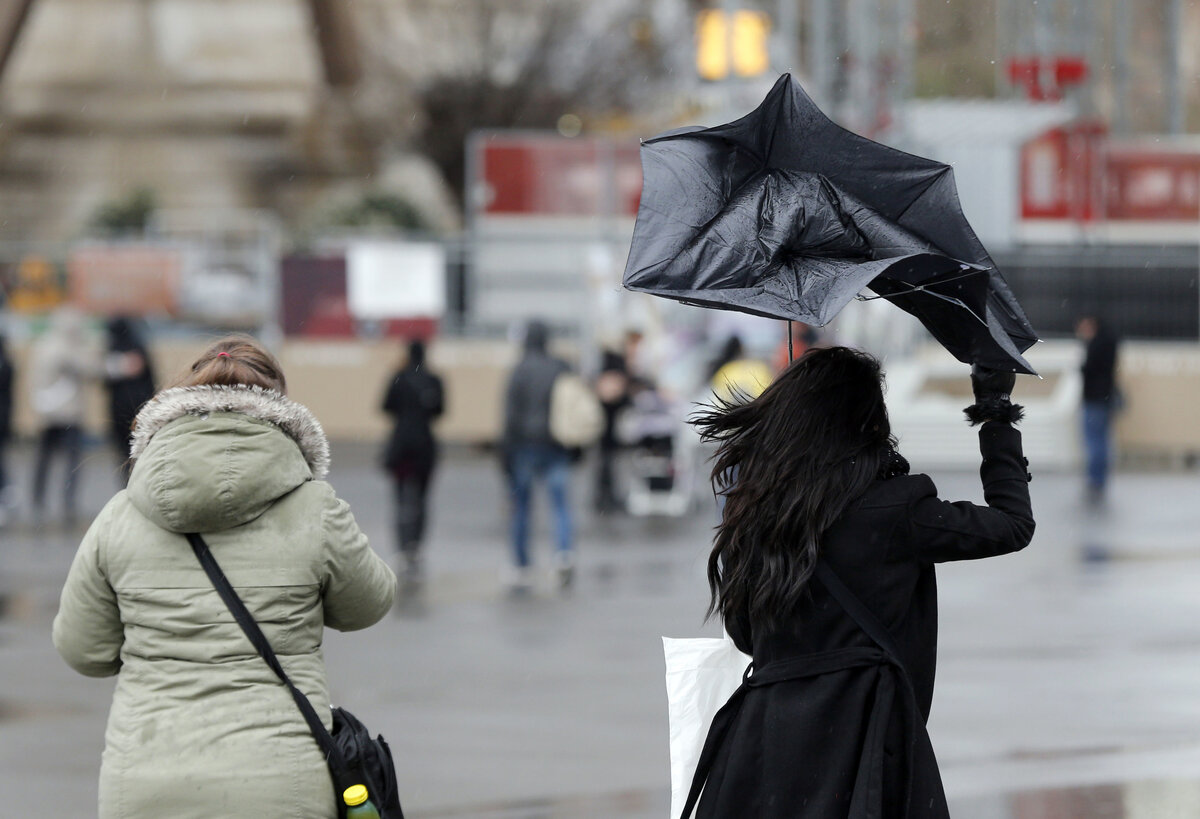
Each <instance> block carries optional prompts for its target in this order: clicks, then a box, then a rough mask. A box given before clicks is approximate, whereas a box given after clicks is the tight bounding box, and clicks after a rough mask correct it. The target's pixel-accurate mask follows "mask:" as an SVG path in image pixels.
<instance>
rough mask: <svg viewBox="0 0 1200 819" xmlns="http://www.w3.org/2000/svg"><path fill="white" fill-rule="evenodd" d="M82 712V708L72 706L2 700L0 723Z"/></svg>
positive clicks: (52, 717)
mask: <svg viewBox="0 0 1200 819" xmlns="http://www.w3.org/2000/svg"><path fill="white" fill-rule="evenodd" d="M80 713H82V709H79V708H73V707H71V706H64V705H49V704H47V703H36V702H13V701H11V700H0V723H4V722H27V721H29V720H39V719H54V718H56V717H70V716H74V715H76V714H80Z"/></svg>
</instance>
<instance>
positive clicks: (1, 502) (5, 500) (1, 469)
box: [0, 336, 13, 526]
mask: <svg viewBox="0 0 1200 819" xmlns="http://www.w3.org/2000/svg"><path fill="white" fill-rule="evenodd" d="M12 408H13V364H12V359H11V358H9V357H8V347H7V344H6V342H5V338H4V336H0V526H3V525H5V524H6V523H8V512H9V507H10V506H11V502H10V501H11V499H10V498H9V497H8V452H7V451H8V441H9V439H10V438H11V437H12Z"/></svg>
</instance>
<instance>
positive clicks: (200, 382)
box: [171, 333, 287, 394]
mask: <svg viewBox="0 0 1200 819" xmlns="http://www.w3.org/2000/svg"><path fill="white" fill-rule="evenodd" d="M214 384H221V385H227V386H236V385H247V386H252V387H262V388H263V389H266V390H274V391H275V392H278V393H280V394H286V393H287V379H285V378H284V377H283V368H282V367H281V366H279V360H278V359H276V358H275V356H273V355H271V354H270V353H269V352H267V350H266V348H265V347H263V346H262V345H261V344H259V342H258V341H257V340H256V339H254V338H252V337H251V336H248V335H245V334H244V333H235V334H233V335H228V336H225V337H224V338H222V339H220V340H218V341H216V342H215V343H214V344H212V345H211V346H210V347H209V348H208V349H207V350H205V351H204V352H203V353H201V355H200V357H199V358H197V359H196V361H195V363H193V364H192V366H191V368H189V369H188V370H187V371H185V372H184V374H183V375H182V376H181V377H180V378H178V379H176V381H175V383H174V384H172V385H171V386H172V387H205V386H210V385H214Z"/></svg>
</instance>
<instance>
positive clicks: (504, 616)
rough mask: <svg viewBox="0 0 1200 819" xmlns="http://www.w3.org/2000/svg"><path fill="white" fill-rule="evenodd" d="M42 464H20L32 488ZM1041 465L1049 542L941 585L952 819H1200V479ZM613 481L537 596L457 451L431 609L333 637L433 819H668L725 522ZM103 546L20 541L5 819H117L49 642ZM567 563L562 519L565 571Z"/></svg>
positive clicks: (350, 475) (6, 687)
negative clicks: (685, 700) (1106, 476)
mask: <svg viewBox="0 0 1200 819" xmlns="http://www.w3.org/2000/svg"><path fill="white" fill-rule="evenodd" d="M371 454H372V453H371V452H370V451H369V450H367V449H365V448H363V447H357V446H339V447H335V452H334V473H333V475H332V481H333V482H334V484H335V485H336V486H337V487H338V490H339V492H340V493H341V494H342V495H343V496H344V497H346V498H347V499H348V500H349V501H350V502H351V504H352V506H353V507H354V509H355V510H356V514H357V515H358V517H359V520H360V522H361V523H362V525H363V527H364V529H366V531H367V532H368V534H369V535H370V536H371V538H372V541H373V542H374V543H375V544H376V545H377V547H378V548H379V549H380V551H381V553H388V552H389V551H390V536H389V532H390V526H389V521H390V514H391V513H390V505H389V497H388V494H389V493H388V486H387V484H386V483H385V482H384V481H383V480H382V479H381V476H380V474H379V473H377V472H376V470H375V469H374V468H373V467H372V465H371ZM27 460H28V453H27V452H25V451H18V452H17V453H14V457H13V464H12V468H13V472H14V473H15V474H16V475H17V476H18V477H20V478H25V477H27V476H28V472H27V470H26V469H25V468H24V467H26V466H27V465H28V464H27ZM918 466H919V465H918ZM1034 467H1035V474H1036V477H1035V480H1034V483H1033V486H1032V489H1033V492H1034V505H1035V513H1036V515H1037V518H1038V531H1037V535H1036V536H1035V540H1034V543H1033V545H1031V546H1030V547H1029V549H1027V550H1026V551H1025V552H1024V553H1022V554H1019V555H1013V556H1008V557H1004V558H998V559H995V560H990V561H981V562H977V563H973V564H958V565H946V566H943V567H942V568H940V569H939V590H940V600H941V613H942V619H941V622H942V626H941V639H940V645H939V668H938V683H937V690H936V694H935V699H934V709H933V717H932V719H931V722H930V731H931V734H932V736H933V742H934V747H935V748H936V749H937V752H938V757H939V760H940V762H941V766H942V773H943V778H944V780H945V783H946V789H947V792H948V794H949V796H950V798H951V806H952V812H953V814H954V815H955V816H956V817H971V818H972V819H1077V818H1078V819H1084V817H1086V818H1087V819H1094V818H1099V819H1107V818H1108V817H1114V818H1116V817H1122V818H1124V819H1150V817H1153V818H1154V819H1160V818H1162V817H1167V818H1168V819H1170V818H1171V817H1200V491H1198V490H1200V475H1198V474H1197V473H1194V472H1192V473H1187V472H1175V473H1144V474H1137V473H1122V474H1120V475H1118V476H1117V478H1116V482H1115V484H1114V490H1115V491H1114V495H1113V498H1112V501H1111V503H1110V506H1109V507H1107V508H1106V509H1104V510H1101V511H1099V512H1096V511H1093V510H1090V509H1088V508H1087V507H1086V506H1085V505H1084V504H1083V501H1082V490H1081V487H1080V485H1079V482H1078V480H1077V478H1076V477H1075V476H1073V475H1066V474H1038V473H1037V472H1036V464H1035V465H1034ZM589 477H590V476H589V475H586V474H585V473H582V472H577V473H576V478H577V479H578V480H577V481H576V485H575V492H574V494H575V498H576V501H577V506H578V507H579V509H580V512H579V530H580V532H579V534H580V569H579V574H578V578H577V582H576V583H575V585H574V587H573V588H572V589H571V590H570V591H569V592H566V593H560V592H559V591H558V590H557V589H556V588H555V587H554V585H553V582H552V577H551V576H550V573H549V569H548V568H547V569H546V570H545V574H544V575H543V576H541V577H540V578H539V583H540V585H539V587H538V588H537V589H536V590H535V592H534V593H533V594H532V595H529V596H528V597H524V598H512V597H510V596H509V595H507V594H506V593H505V592H504V591H503V589H502V587H501V585H500V582H499V577H500V573H501V570H502V569H503V567H504V566H505V563H506V551H505V547H504V532H505V522H504V517H505V508H506V507H505V498H504V495H503V492H502V491H501V485H500V477H499V472H498V470H497V469H496V465H495V463H494V462H493V461H491V460H489V459H487V458H485V457H481V456H477V455H474V454H471V453H453V454H452V455H451V456H450V457H449V458H448V459H447V461H446V462H445V464H444V468H443V469H442V471H441V473H440V474H439V477H438V483H437V487H436V489H435V498H434V504H435V509H434V513H433V515H434V518H433V521H434V522H433V529H432V532H431V535H430V542H429V581H428V583H427V584H426V586H425V587H424V590H423V592H422V593H420V594H418V595H411V596H409V597H407V598H406V599H405V600H404V601H403V603H402V604H401V605H399V606H398V607H397V610H396V612H395V613H394V615H393V616H392V617H390V618H388V619H387V620H386V621H385V622H383V623H381V624H380V625H378V626H376V627H374V628H372V629H369V630H367V631H365V632H359V633H354V634H345V635H343V634H338V633H334V632H330V633H329V634H328V637H327V641H326V653H327V660H328V663H329V666H330V672H329V673H330V680H331V685H332V687H333V690H334V694H335V698H336V699H337V700H338V701H339V702H341V703H345V704H347V705H349V706H350V707H351V708H352V709H353V710H354V711H355V712H356V713H358V714H359V715H360V716H361V717H363V718H364V719H365V721H366V722H367V723H368V724H370V725H371V726H372V728H374V729H376V730H379V731H380V732H382V733H383V734H384V735H385V736H387V738H388V740H389V742H390V743H391V744H392V747H393V749H394V751H395V754H396V761H397V768H398V771H399V778H400V783H401V787H402V795H403V797H404V800H405V807H406V810H407V811H408V813H409V814H410V815H411V816H412V817H413V818H414V819H422V817H424V818H425V819H434V817H443V818H444V819H451V818H452V817H453V818H454V819H467V818H468V817H469V818H470V819H484V818H486V819H567V818H568V817H569V818H570V819H574V818H575V817H629V818H630V819H642V817H653V818H654V819H663V817H665V816H666V814H667V811H668V804H669V794H668V790H667V777H668V761H667V739H666V738H667V725H666V703H665V696H664V693H663V675H662V672H663V665H662V655H661V643H660V641H659V637H660V636H661V635H664V634H665V635H669V636H696V635H712V634H715V633H717V629H716V627H714V626H713V625H711V624H709V625H704V624H703V623H702V617H703V611H704V607H705V604H706V588H705V582H704V559H705V555H706V551H707V547H708V540H709V533H710V529H711V526H712V524H713V522H714V513H713V512H712V510H711V509H709V508H707V507H703V508H701V509H700V510H699V511H697V512H695V513H694V514H691V515H689V516H687V517H686V518H683V519H658V520H655V519H650V520H643V519H631V518H626V517H620V516H608V517H602V518H600V517H595V516H592V515H590V514H588V513H587V512H586V503H585V501H586V500H587V498H588V496H589V491H588V490H590V486H588V485H586V484H587V481H586V480H584V479H586V478H589ZM934 478H935V480H936V481H937V483H938V485H939V488H940V489H941V490H942V495H943V496H944V497H950V496H954V497H962V498H970V499H975V500H978V499H979V497H980V494H981V493H980V490H979V488H978V480H977V478H976V476H975V475H974V474H972V473H969V472H961V473H934ZM114 484H115V463H114V462H113V461H112V460H111V459H110V458H109V457H108V455H107V454H106V453H105V452H103V451H102V450H94V451H93V452H92V453H91V455H90V457H89V459H88V461H87V463H86V464H85V472H84V486H83V489H84V492H83V498H84V501H85V508H86V509H87V510H88V511H90V512H93V513H94V512H95V511H96V510H98V509H99V507H100V506H101V505H102V504H103V503H104V501H105V499H106V497H107V496H108V495H109V494H111V492H112V491H113V488H114ZM538 511H539V514H544V511H545V504H544V503H542V504H541V505H540V506H539V507H538ZM79 534H80V532H79V531H77V530H71V531H66V530H62V529H58V528H53V527H51V528H47V529H46V530H44V531H42V532H34V531H33V530H32V529H31V528H30V527H29V526H28V524H27V523H26V522H24V521H21V520H18V521H16V522H15V523H14V524H13V525H12V526H10V527H9V528H8V529H5V530H0V612H2V614H3V617H2V618H0V793H3V794H4V795H5V798H4V806H3V808H0V815H4V816H22V815H28V814H29V813H31V812H32V811H33V810H34V806H35V805H39V804H43V803H42V802H41V800H42V799H43V798H44V794H46V793H52V794H54V797H53V801H54V804H55V808H56V812H57V813H58V814H59V815H62V816H89V815H94V810H95V807H94V806H95V798H96V776H97V772H98V768H99V755H100V750H101V748H102V745H103V730H104V721H105V717H106V713H107V708H108V702H109V698H110V696H111V691H112V681H108V680H92V679H86V678H83V677H79V676H77V675H75V674H74V673H72V672H71V671H70V670H69V669H67V667H66V666H65V665H64V664H63V663H62V662H61V661H60V660H59V659H58V657H57V655H56V654H55V652H54V649H53V647H52V646H51V645H50V642H49V627H50V620H51V618H52V617H53V613H54V608H55V601H56V598H57V592H58V588H59V587H60V585H61V582H62V578H63V576H64V574H65V572H66V569H67V566H68V565H69V562H70V559H71V555H72V553H73V550H74V546H75V543H76V542H77V540H78V536H79ZM547 542H548V537H547V531H546V526H545V524H544V521H543V525H542V527H541V531H540V537H539V539H538V547H539V548H540V549H541V551H540V552H539V555H538V556H539V557H540V558H541V562H542V565H544V566H547V567H548V566H549V559H548V558H549V555H548V546H547Z"/></svg>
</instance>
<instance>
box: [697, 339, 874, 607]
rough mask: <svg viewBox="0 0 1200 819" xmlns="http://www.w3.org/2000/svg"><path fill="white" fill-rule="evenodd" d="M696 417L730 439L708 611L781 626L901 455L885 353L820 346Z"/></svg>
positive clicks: (724, 443)
mask: <svg viewBox="0 0 1200 819" xmlns="http://www.w3.org/2000/svg"><path fill="white" fill-rule="evenodd" d="M691 423H692V424H694V425H695V426H696V427H697V429H698V430H699V432H700V434H701V437H702V438H703V439H704V440H706V441H715V442H717V443H718V444H719V446H718V449H717V454H716V456H715V459H714V466H713V470H712V484H713V489H714V490H715V491H716V492H718V493H720V494H722V495H724V496H725V514H724V517H723V519H722V521H721V523H720V524H719V525H718V526H717V534H716V539H715V543H714V545H713V550H712V554H711V555H710V557H709V559H708V584H709V588H710V590H711V593H712V599H711V602H710V604H709V608H708V616H709V617H712V616H713V615H714V614H716V613H718V612H719V613H720V615H721V619H722V620H723V621H725V622H728V621H729V620H731V619H732V618H733V617H734V615H735V614H738V613H741V614H743V615H745V614H749V617H750V622H751V623H753V624H754V627H755V629H756V630H757V629H758V628H765V629H767V630H774V629H777V628H779V627H781V626H782V625H783V624H784V623H786V622H787V620H788V617H789V616H790V615H791V614H792V613H793V612H794V611H795V608H796V606H797V605H798V604H799V603H800V602H801V600H802V599H803V597H804V594H805V590H806V588H807V586H808V582H809V578H810V577H811V576H812V573H813V570H814V569H815V567H816V562H817V557H818V553H819V551H820V543H821V538H822V536H823V535H824V534H825V532H826V530H828V529H829V527H830V526H832V525H833V523H834V522H835V521H837V520H838V518H839V517H841V516H842V514H843V513H844V512H845V511H846V509H847V507H848V506H849V505H850V504H851V503H853V502H854V501H855V500H857V499H858V498H859V497H860V496H861V495H862V494H863V492H865V491H866V489H867V487H868V486H869V485H870V484H871V482H872V481H874V480H875V479H876V478H877V477H879V476H880V475H881V474H882V473H883V472H884V470H885V468H887V466H888V465H889V463H890V462H891V460H892V457H893V453H894V451H895V443H896V442H895V439H894V438H893V437H892V434H891V425H890V424H889V423H888V415H887V407H886V406H885V404H884V402H883V373H882V370H881V368H880V365H879V362H878V361H877V360H876V359H875V358H873V357H872V356H870V355H868V354H866V353H863V352H859V351H857V350H851V349H849V348H847V347H830V348H825V349H813V350H809V351H808V352H806V353H805V354H804V355H802V356H801V357H800V358H798V359H797V360H796V361H795V362H793V363H792V365H791V366H789V367H788V368H787V369H786V370H784V372H783V373H781V374H780V375H779V377H778V378H777V379H776V380H775V381H774V382H773V383H772V384H771V385H770V386H769V387H768V388H767V389H766V390H765V391H764V392H763V393H762V395H760V396H759V397H758V398H755V399H754V400H752V401H748V402H745V403H739V402H738V401H737V400H736V399H734V400H730V401H718V402H716V403H715V404H714V405H713V406H710V407H708V408H706V409H705V410H702V411H701V412H700V413H698V414H696V415H694V416H693V417H692V419H691Z"/></svg>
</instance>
